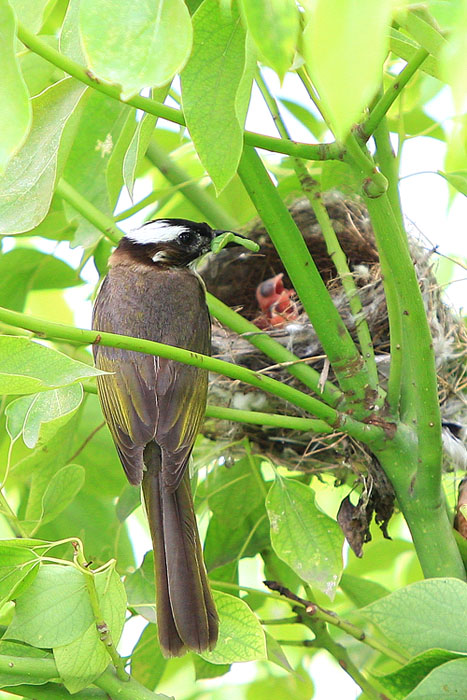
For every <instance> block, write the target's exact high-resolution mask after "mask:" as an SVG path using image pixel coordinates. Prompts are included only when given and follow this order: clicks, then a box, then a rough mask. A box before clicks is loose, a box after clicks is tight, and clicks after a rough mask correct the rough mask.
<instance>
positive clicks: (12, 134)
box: [0, 0, 31, 174]
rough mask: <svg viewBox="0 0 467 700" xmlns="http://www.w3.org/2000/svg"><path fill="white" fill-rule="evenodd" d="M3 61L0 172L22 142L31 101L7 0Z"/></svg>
mask: <svg viewBox="0 0 467 700" xmlns="http://www.w3.org/2000/svg"><path fill="white" fill-rule="evenodd" d="M0 24H1V27H2V34H1V37H0V63H1V64H2V71H3V79H2V81H1V83H0V102H2V104H3V105H4V106H5V107H4V109H5V112H4V115H3V116H4V119H5V122H4V124H5V129H2V131H1V136H0V174H1V173H3V171H4V169H5V167H6V164H7V163H8V161H9V160H10V158H11V157H12V156H13V155H14V154H15V153H16V152H17V151H18V150H19V148H20V147H21V146H22V145H23V143H24V141H25V139H26V136H27V135H28V132H29V128H30V126H31V105H30V102H29V95H28V91H27V88H26V84H25V80H24V78H23V76H22V74H21V71H20V68H19V64H18V60H17V58H16V52H15V39H16V32H15V15H14V13H13V11H12V9H11V7H10V5H9V4H8V2H7V0H3V1H2V2H1V3H0Z"/></svg>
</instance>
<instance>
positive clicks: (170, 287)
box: [93, 219, 223, 656]
mask: <svg viewBox="0 0 467 700" xmlns="http://www.w3.org/2000/svg"><path fill="white" fill-rule="evenodd" d="M218 233H223V232H221V231H214V230H212V229H211V228H210V227H209V226H208V225H207V224H204V223H195V222H193V221H187V220H185V219H159V220H156V221H150V222H148V223H146V224H145V225H144V226H142V227H141V228H139V229H137V230H136V231H132V232H131V233H129V234H127V235H126V236H124V237H123V238H122V239H121V241H120V243H119V245H118V247H117V248H116V250H115V251H114V253H113V254H112V255H111V257H110V260H109V266H110V269H109V272H108V274H107V277H106V278H105V280H104V282H103V284H102V286H101V288H100V291H99V294H98V296H97V299H96V303H95V306H94V314H93V328H95V329H97V330H100V331H109V332H112V333H119V334H122V335H128V336H134V337H136V338H145V339H148V340H154V341H157V342H160V343H166V344H168V345H173V346H176V347H180V348H186V349H187V350H192V351H195V352H200V353H203V354H210V349H211V322H210V317H209V312H208V309H207V306H206V300H205V290H204V285H203V282H202V281H201V279H200V277H199V276H198V275H197V274H196V273H195V272H193V271H192V270H191V269H190V268H189V267H188V265H189V264H190V263H191V262H193V261H194V260H196V258H198V257H199V256H201V255H202V254H204V253H206V252H208V251H209V250H210V248H211V243H212V241H213V239H214V237H215V236H216V235H217V234H218ZM93 350H94V358H95V363H96V366H97V367H98V368H99V369H102V370H105V371H107V372H110V373H111V374H107V375H102V376H99V377H98V393H99V398H100V401H101V405H102V410H103V413H104V417H105V419H106V421H107V424H108V426H109V429H110V432H111V434H112V437H113V439H114V442H115V445H116V448H117V451H118V455H119V457H120V461H121V462H122V465H123V468H124V470H125V472H126V475H127V477H128V480H129V481H130V483H131V484H135V485H138V484H141V483H142V486H143V495H144V502H145V505H146V512H147V516H148V521H149V527H150V531H151V538H152V543H153V548H154V561H155V575H156V607H157V623H158V632H159V640H160V645H161V648H162V651H163V653H164V654H165V655H166V656H180V655H182V654H184V653H185V652H186V651H187V650H194V651H196V652H201V651H203V650H206V649H212V648H213V647H214V646H215V644H216V641H217V637H218V617H217V612H216V608H215V605H214V602H213V598H212V594H211V590H210V587H209V582H208V578H207V574H206V569H205V566H204V561H203V555H202V549H201V543H200V539H199V535H198V529H197V525H196V517H195V513H194V508H193V497H192V493H191V487H190V477H189V472H188V469H187V465H188V460H189V458H190V455H191V452H192V449H193V444H194V441H195V438H196V435H197V433H198V430H199V427H200V424H201V421H202V419H203V416H204V412H205V407H206V395H207V386H208V374H207V372H206V371H205V370H202V369H199V368H197V367H192V366H189V365H185V364H182V363H179V362H175V361H173V360H169V359H165V358H162V357H155V356H153V355H148V354H145V353H139V352H134V351H129V350H121V349H118V348H111V347H101V346H99V345H95V346H94V348H93Z"/></svg>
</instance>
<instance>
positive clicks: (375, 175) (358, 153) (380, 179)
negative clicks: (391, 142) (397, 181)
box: [344, 133, 388, 199]
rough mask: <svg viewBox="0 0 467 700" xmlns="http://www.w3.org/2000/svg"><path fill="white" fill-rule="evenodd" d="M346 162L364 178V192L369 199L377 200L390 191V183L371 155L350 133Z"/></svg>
mask: <svg viewBox="0 0 467 700" xmlns="http://www.w3.org/2000/svg"><path fill="white" fill-rule="evenodd" d="M345 147H346V153H345V156H344V160H345V161H347V162H348V163H349V164H350V165H351V166H352V167H353V168H354V169H356V170H357V171H360V173H361V176H362V178H363V182H362V190H363V193H364V194H365V195H366V196H367V197H371V199H377V198H378V197H381V195H382V194H384V193H385V192H386V191H387V189H388V181H387V179H386V177H385V176H384V175H383V173H381V172H380V171H379V170H378V169H377V167H376V165H375V162H374V160H373V158H372V157H371V156H370V154H369V153H368V152H367V151H366V149H365V148H362V146H361V145H360V144H359V143H358V141H357V139H356V138H355V135H354V134H353V133H350V134H349V135H348V136H347V138H346V140H345Z"/></svg>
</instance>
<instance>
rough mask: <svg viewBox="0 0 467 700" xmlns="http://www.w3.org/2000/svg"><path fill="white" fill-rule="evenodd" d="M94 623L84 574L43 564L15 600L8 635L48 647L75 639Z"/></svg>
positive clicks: (70, 567)
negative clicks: (13, 615)
mask: <svg viewBox="0 0 467 700" xmlns="http://www.w3.org/2000/svg"><path fill="white" fill-rule="evenodd" d="M92 622H93V615H92V609H91V603H90V602H89V596H88V593H87V590H86V585H85V581H84V576H83V574H82V573H80V572H79V571H78V570H77V569H75V568H74V567H72V566H59V565H57V564H48V565H46V566H41V568H40V569H39V572H38V574H37V576H36V578H35V581H34V582H33V584H32V585H31V586H30V587H29V588H28V590H27V591H26V592H25V593H24V594H23V595H22V596H21V597H20V598H18V600H17V601H16V614H15V617H14V618H13V622H12V623H11V625H10V626H9V627H8V630H7V632H6V637H7V638H8V639H17V640H20V641H22V642H26V643H27V644H31V645H32V646H35V647H39V648H43V649H47V648H50V647H56V646H61V645H64V644H69V643H71V642H73V641H74V640H75V639H78V637H81V635H83V634H84V633H85V632H86V630H87V629H88V628H89V626H90V625H91V623H92Z"/></svg>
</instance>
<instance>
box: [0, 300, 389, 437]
mask: <svg viewBox="0 0 467 700" xmlns="http://www.w3.org/2000/svg"><path fill="white" fill-rule="evenodd" d="M0 321H1V322H4V323H6V324H9V325H11V326H16V327H19V328H25V329H27V330H30V331H32V332H34V333H37V334H39V335H41V336H42V337H45V338H50V339H52V340H53V339H60V340H72V341H75V342H78V343H82V344H83V345H88V344H96V343H99V344H100V345H104V346H107V347H116V348H122V349H124V350H133V351H135V352H144V353H148V354H150V355H157V356H159V357H165V358H168V359H171V360H175V361H176V362H183V363H184V364H187V365H192V366H194V367H200V368H202V369H205V370H207V371H211V372H216V373H217V374H222V375H224V376H226V377H230V378H231V379H236V380H238V381H241V382H245V383H246V384H250V385H251V386H255V387H257V388H258V389H261V390H262V391H266V392H268V393H271V394H274V395H275V396H278V397H279V398H282V399H284V400H285V401H290V403H292V404H294V405H296V406H299V407H300V408H303V409H304V410H305V411H307V412H309V413H311V414H312V415H315V416H317V417H318V418H321V419H322V420H324V421H325V422H326V423H327V424H328V425H330V426H332V427H334V428H338V429H339V430H341V431H342V432H347V433H348V434H349V435H352V437H355V438H356V439H357V440H362V442H370V441H372V440H379V439H381V436H382V435H383V433H382V431H381V430H380V429H379V428H375V427H374V426H370V425H366V424H364V423H359V422H358V421H356V420H354V419H352V418H350V417H349V416H347V415H345V414H342V413H339V412H338V411H336V410H335V409H333V408H331V407H330V406H327V405H326V404H324V403H323V402H321V401H318V400H317V399H315V398H313V397H312V396H308V395H307V394H304V393H303V392H301V391H298V390H297V389H294V388H293V387H290V386H287V385H286V384H282V382H279V381H277V380H275V379H271V378H270V377H266V376H264V375H261V374H258V373H256V372H253V371H251V370H249V369H246V368H245V367H240V366H238V365H234V364H231V363H230V362H224V361H223V360H217V359H216V358H214V357H209V356H207V355H202V354H200V353H195V352H191V351H190V350H184V349H183V348H178V347H174V346H172V345H164V344H163V343H156V342H154V341H152V340H142V339H141V338H131V337H130V336H125V335H118V334H116V333H104V332H101V331H91V330H86V329H84V328H75V327H74V326H68V325H65V324H62V323H54V322H52V321H45V320H43V319H38V318H34V317H33V316H29V315H27V314H22V313H19V312H17V311H10V310H9V309H5V308H2V307H0Z"/></svg>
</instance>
